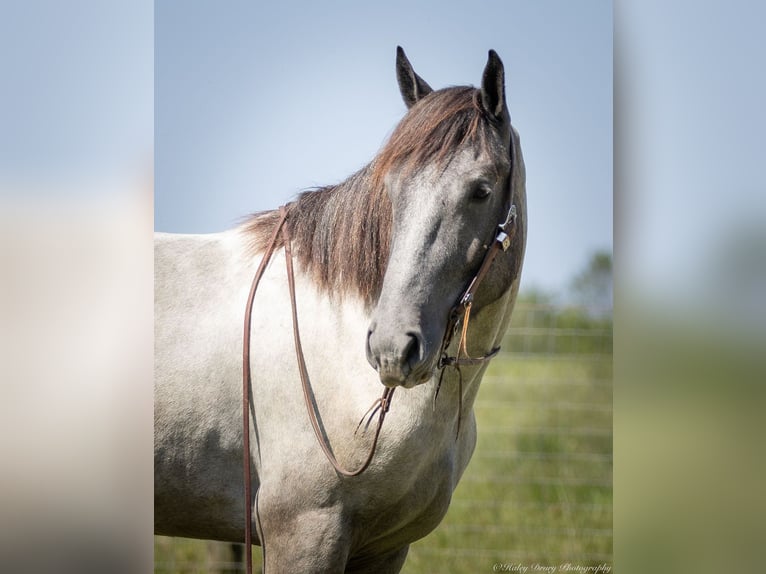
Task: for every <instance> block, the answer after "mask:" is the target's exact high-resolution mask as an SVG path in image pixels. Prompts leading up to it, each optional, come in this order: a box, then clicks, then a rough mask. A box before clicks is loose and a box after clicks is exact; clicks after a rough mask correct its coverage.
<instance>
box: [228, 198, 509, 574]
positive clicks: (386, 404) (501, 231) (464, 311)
mask: <svg viewBox="0 0 766 574" xmlns="http://www.w3.org/2000/svg"><path fill="white" fill-rule="evenodd" d="M288 215H289V212H288V209H287V206H284V205H283V206H281V207H280V208H279V221H278V223H277V225H276V226H275V227H274V230H273V232H272V235H271V237H270V239H269V242H268V244H267V247H266V251H265V253H264V255H263V257H262V259H261V262H260V264H259V265H258V269H257V270H256V272H255V276H254V277H253V282H252V284H251V286H250V293H249V294H248V297H247V305H246V307H245V322H244V338H243V349H242V428H243V470H244V485H245V561H246V562H245V563H246V565H247V572H248V574H250V573H251V572H252V548H251V543H252V511H253V508H252V505H251V503H250V501H251V500H252V480H251V473H250V400H251V389H252V385H251V372H250V329H251V320H252V312H253V301H254V299H255V293H256V291H257V289H258V285H259V283H260V281H261V278H262V277H263V274H264V272H265V271H266V267H267V266H268V264H269V261H270V260H271V257H272V256H273V254H274V251H275V250H276V246H277V243H278V238H279V234H280V232H281V234H282V242H283V244H284V248H285V261H286V265H287V283H288V288H289V292H290V305H291V309H292V322H293V338H294V340H295V355H296V359H297V363H298V372H299V373H300V378H301V386H302V389H303V398H304V402H305V403H306V411H307V412H308V417H309V421H310V422H311V427H312V429H313V430H314V435H315V436H316V439H317V442H319V446H320V447H321V449H322V451H323V452H324V454H325V456H326V458H327V460H328V461H329V462H330V464H331V465H332V466H333V468H334V469H335V471H336V472H337V473H338V474H340V475H342V476H346V477H354V476H359V475H360V474H362V473H363V472H364V471H365V470H366V469H367V468H368V467H369V466H370V463H371V462H372V459H373V457H374V455H375V449H376V448H377V444H378V437H379V436H380V431H381V429H382V428H383V421H384V420H385V418H386V413H387V412H388V410H389V408H390V407H391V400H392V398H393V396H394V390H395V388H389V387H386V388H385V390H384V391H383V394H382V395H381V397H380V398H378V399H376V400H375V402H374V403H373V405H372V406H371V407H370V409H368V411H367V412H366V413H365V414H364V415H363V416H362V418H361V420H360V421H359V424H358V425H357V431H358V430H359V428H360V427H361V425H362V423H363V422H364V419H365V418H367V423H366V425H365V428H367V427H368V426H369V424H370V423H371V422H372V419H373V417H374V416H375V414H376V413H377V414H378V422H377V425H376V427H375V434H374V436H373V440H372V444H371V446H370V450H369V452H368V453H367V456H366V458H365V459H364V461H363V462H362V463H361V464H360V465H359V466H358V467H357V468H355V469H352V470H349V469H346V468H344V467H343V466H342V465H341V464H340V463H339V462H338V460H337V458H335V455H334V454H333V452H332V450H331V448H330V445H329V444H328V441H327V438H326V437H325V436H324V434H323V433H322V430H321V428H320V425H319V421H318V413H317V409H316V405H315V404H314V403H313V402H312V400H311V390H310V385H309V377H308V371H307V369H306V362H305V359H304V356H303V347H302V345H301V339H300V332H299V329H298V311H297V307H296V299H295V274H294V271H293V256H292V249H291V239H290V233H289V230H288V226H287V225H285V223H286V221H287V218H288ZM515 223H516V206H515V205H514V204H513V203H511V206H510V208H509V210H508V215H507V217H506V219H505V222H504V223H501V224H500V225H498V227H497V231H496V234H495V238H494V240H493V242H492V245H491V246H489V247H487V246H486V245H485V248H486V249H487V253H486V254H485V256H484V260H483V261H482V263H481V267H479V270H478V271H477V272H476V275H475V276H474V277H473V279H472V280H471V282H470V283H469V285H468V287H467V288H466V289H465V291H464V292H463V294H462V295H461V296H460V299H459V300H458V302H457V304H456V305H455V306H454V307H453V308H452V309H451V310H450V316H449V320H448V323H447V329H446V331H445V335H444V339H443V341H442V345H441V354H440V358H439V364H438V368H439V369H440V370H441V375H440V377H439V384H438V386H437V388H436V394H435V395H434V400H436V396H437V395H438V393H439V389H440V388H441V384H442V379H443V377H444V369H445V367H454V368H456V369H457V370H458V374H459V383H460V392H459V405H458V424H457V433H458V434H459V433H460V412H461V411H462V394H463V393H462V380H463V379H462V373H460V367H461V366H467V365H478V364H481V363H484V362H487V361H489V360H490V359H492V358H493V357H494V356H495V355H497V353H498V352H499V351H500V347H495V348H494V349H492V350H491V351H489V352H488V353H487V354H485V355H482V356H480V357H471V356H469V355H468V350H467V348H466V336H467V333H468V322H469V320H470V316H471V306H472V304H473V299H474V295H475V293H476V291H477V290H478V288H479V286H480V285H481V283H482V281H483V280H484V278H485V277H486V275H487V273H488V272H489V269H490V267H491V266H492V262H493V261H494V260H495V258H496V257H497V255H498V254H499V253H500V252H501V251H502V252H506V251H507V250H508V248H509V247H510V245H511V242H512V240H513V237H514V235H515V231H516V225H515ZM461 324H462V329H461ZM459 329H460V331H461V334H460V342H459V345H458V350H457V354H456V355H455V356H454V357H450V356H449V355H448V353H447V349H448V347H449V346H450V344H451V343H452V340H453V338H454V336H455V335H456V334H457V332H458V330H459ZM354 434H356V432H355V433H354Z"/></svg>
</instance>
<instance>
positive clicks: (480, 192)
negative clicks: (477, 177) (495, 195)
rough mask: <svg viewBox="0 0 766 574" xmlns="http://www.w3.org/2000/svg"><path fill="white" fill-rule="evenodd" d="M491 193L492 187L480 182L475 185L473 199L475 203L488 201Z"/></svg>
mask: <svg viewBox="0 0 766 574" xmlns="http://www.w3.org/2000/svg"><path fill="white" fill-rule="evenodd" d="M491 193H492V187H491V186H490V185H489V184H488V183H487V182H486V181H480V182H477V183H475V184H474V185H473V188H472V191H471V199H473V200H475V201H483V200H485V199H487V198H488V197H489V196H490V194H491Z"/></svg>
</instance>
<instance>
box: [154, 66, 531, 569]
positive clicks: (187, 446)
mask: <svg viewBox="0 0 766 574" xmlns="http://www.w3.org/2000/svg"><path fill="white" fill-rule="evenodd" d="M405 64H406V65H405ZM408 65H409V62H406V60H405V61H404V63H402V61H401V57H400V66H399V69H398V72H399V75H400V86H401V85H402V83H403V81H405V80H406V78H407V77H410V78H412V77H413V76H414V78H416V81H415V84H414V87H415V89H414V91H412V92H411V93H410V94H409V96H410V97H409V98H408V95H407V94H405V91H404V88H403V95H404V96H405V102H407V103H408V106H412V105H415V103H417V101H419V99H421V98H423V97H425V95H427V93H428V91H429V90H430V88H429V87H428V86H427V84H425V82H423V81H422V79H421V78H419V76H417V75H415V74H414V72H412V75H410V76H408V75H407V73H406V72H408V71H410V70H408V69H407V66H408ZM485 75H486V72H485ZM402 78H405V80H402ZM503 105H504V98H503ZM507 129H508V131H507V133H506V134H505V136H507V137H508V138H509V141H510V143H509V144H505V147H503V146H502V145H501V144H500V143H497V142H502V138H503V137H504V135H503V130H502V129H501V130H498V132H497V135H496V136H493V137H494V138H495V139H494V140H492V141H490V142H489V144H488V146H485V148H484V149H482V150H481V151H476V150H473V149H471V150H470V153H469V151H467V149H464V148H465V146H463V148H461V150H462V151H461V150H458V151H457V152H456V153H455V154H454V156H453V157H452V159H451V161H450V162H448V163H447V164H445V165H444V166H442V167H440V168H439V169H425V170H421V171H420V172H418V173H419V175H418V176H417V178H416V179H417V183H413V179H412V178H411V177H408V175H407V169H405V168H404V167H402V166H401V165H398V167H397V168H395V169H391V170H390V171H387V172H386V174H385V175H386V180H387V181H386V184H385V188H386V189H387V190H388V193H387V194H386V197H385V198H384V199H382V200H381V198H378V201H379V202H380V203H379V204H376V205H377V208H376V209H380V210H381V213H380V214H379V215H380V216H381V218H383V219H385V218H386V217H388V218H389V219H390V223H391V229H390V233H389V234H388V235H389V236H388V237H387V236H386V235H387V233H386V232H385V230H384V229H383V228H372V229H371V228H369V227H364V231H365V233H372V234H373V235H376V236H377V235H380V236H381V240H380V243H381V245H382V246H383V247H382V249H381V253H379V254H377V258H373V259H372V260H371V263H370V266H371V268H374V267H375V266H376V265H379V266H380V267H381V270H380V277H379V278H378V281H377V283H374V284H373V285H372V287H370V288H359V285H357V288H356V289H355V288H354V285H353V284H354V281H353V280H352V278H350V276H349V275H350V271H349V270H347V269H346V268H345V267H344V265H346V264H348V263H349V262H348V261H346V262H342V261H341V260H340V259H337V260H335V265H336V266H337V267H338V269H339V271H337V272H336V275H337V276H336V279H338V281H341V282H343V281H346V282H349V284H350V287H349V288H348V289H346V290H345V291H344V290H340V291H339V290H338V289H330V288H328V284H327V279H326V278H325V280H324V283H323V280H322V279H321V278H320V279H318V278H317V269H320V270H323V269H324V270H326V267H318V266H320V265H324V266H327V265H331V266H332V265H333V260H332V258H329V257H330V256H329V255H328V256H327V257H328V258H329V259H327V260H326V261H322V260H323V259H325V257H324V256H323V255H321V254H320V255H318V254H317V253H315V252H314V251H315V248H316V245H317V243H318V242H319V239H320V238H318V237H317V234H319V233H327V230H326V228H325V227H326V226H327V225H340V224H341V220H340V219H339V218H340V217H342V216H343V214H344V210H343V209H339V208H337V206H335V207H333V205H334V203H337V202H342V201H345V200H344V199H343V198H345V197H363V194H365V193H369V188H370V187H371V186H373V185H374V181H375V173H374V170H375V168H376V165H375V163H376V162H373V163H372V164H371V165H370V166H368V167H367V168H366V169H364V170H362V171H361V172H360V173H359V174H355V175H354V176H352V177H351V178H349V180H348V181H347V182H346V183H345V184H341V186H339V187H337V188H334V189H327V190H324V191H320V192H313V194H312V193H309V194H304V196H302V198H301V199H299V200H298V201H297V202H296V203H295V205H294V206H293V207H294V209H293V213H294V214H295V217H294V218H291V219H290V220H288V221H289V222H290V223H291V224H292V225H294V226H296V227H295V229H294V231H295V232H296V233H297V234H298V236H299V239H297V240H296V241H295V242H294V243H296V244H297V245H295V247H296V248H297V250H296V259H297V261H298V264H297V268H296V271H297V273H296V302H297V310H298V317H299V321H300V329H301V332H300V336H301V340H302V343H303V352H304V355H305V360H306V365H307V370H308V374H309V380H310V384H311V393H312V397H311V398H312V401H313V405H314V407H315V410H316V412H317V413H318V418H319V423H320V426H321V429H322V432H323V435H324V438H325V440H326V442H327V443H328V444H329V445H330V448H331V449H332V451H333V452H334V454H335V456H336V457H337V459H338V460H339V461H340V462H341V464H343V465H344V466H345V467H346V468H354V467H356V466H358V465H359V463H360V462H361V461H362V460H363V459H364V458H365V457H366V454H367V452H368V451H369V446H370V444H371V441H372V435H373V434H374V432H373V431H374V423H373V424H372V425H370V426H369V427H367V426H366V425H365V424H364V422H363V423H362V425H361V426H360V427H359V430H358V432H356V433H355V432H354V430H355V429H356V428H357V424H358V423H359V420H360V417H362V415H363V414H364V413H365V412H367V411H368V409H369V407H370V405H371V404H372V403H373V401H374V400H375V399H376V398H377V397H379V396H380V391H381V383H383V384H385V385H387V386H402V387H404V388H403V389H402V390H400V391H399V392H398V393H397V394H396V395H395V397H394V400H393V402H392V405H391V408H390V411H389V412H388V414H387V417H386V420H385V424H384V426H383V429H382V432H381V435H380V440H379V444H378V448H377V450H376V452H375V456H374V458H373V460H372V463H371V465H370V466H369V468H368V469H367V470H366V471H365V472H364V473H363V474H361V475H360V476H356V477H343V476H340V475H339V474H338V473H336V472H335V471H334V469H333V468H332V466H331V465H330V464H329V462H328V461H327V459H326V458H325V455H324V453H323V452H322V450H321V449H320V448H319V446H318V444H317V440H316V437H315V436H314V433H313V431H312V428H311V426H310V423H309V419H308V416H307V413H306V406H305V404H304V398H303V393H302V389H301V384H300V377H299V372H298V366H297V362H296V356H295V347H294V342H293V329H292V324H291V319H290V317H291V307H290V305H291V303H290V297H289V293H288V289H287V278H286V273H285V254H284V250H282V249H280V250H279V251H278V252H277V253H275V255H274V258H273V259H272V261H271V263H270V264H269V266H268V268H267V271H266V274H265V275H264V278H263V280H262V281H261V284H260V286H259V288H258V291H257V294H256V297H255V301H254V307H253V313H252V325H251V351H250V353H251V372H252V390H251V392H252V397H253V400H252V406H251V425H250V428H251V435H250V445H251V453H252V457H251V460H252V468H253V473H254V474H253V476H254V478H253V486H254V492H256V494H255V500H253V501H252V503H253V505H254V508H255V516H254V530H253V532H254V534H253V540H252V542H253V543H254V544H260V545H262V546H263V547H264V564H265V568H266V571H272V570H274V571H276V572H281V571H288V570H289V571H299V572H344V571H348V572H352V571H369V572H389V571H390V572H398V571H399V569H400V568H401V566H402V565H403V563H404V559H405V557H406V554H407V550H408V548H409V544H410V543H411V542H413V541H415V540H417V539H419V538H422V537H423V536H425V535H426V534H428V533H429V532H430V531H432V530H433V529H434V528H435V527H436V526H437V525H438V523H439V522H440V521H441V519H442V518H443V516H444V514H445V513H446V511H447V508H448V506H449V502H450V499H451V495H452V492H453V491H454V489H455V487H456V485H457V483H458V481H459V479H460V477H461V475H462V474H463V471H464V470H465V468H466V466H467V464H468V462H469V460H470V457H471V454H472V452H473V449H474V446H475V443H476V423H475V418H474V415H473V403H474V400H475V397H476V393H477V392H478V388H479V383H480V380H481V377H482V375H483V373H484V370H485V369H486V365H487V364H486V363H481V364H477V365H471V366H464V367H462V368H461V373H460V374H458V373H457V371H455V370H453V369H447V370H446V371H445V372H444V377H443V382H442V384H441V386H440V389H439V394H438V397H435V390H436V384H437V381H438V379H439V376H440V372H439V371H438V370H437V369H436V363H435V359H434V357H435V356H436V358H437V359H438V356H437V355H438V351H439V349H438V346H439V343H440V342H441V339H442V335H443V332H444V329H445V328H446V327H445V325H446V317H444V315H446V314H447V313H446V312H447V311H448V310H449V308H450V307H451V306H452V305H453V304H454V302H455V298H456V297H457V296H458V295H459V292H460V290H461V289H462V288H463V287H464V286H465V282H466V280H467V279H469V278H470V274H471V273H473V272H475V271H476V267H477V261H480V260H481V251H482V249H481V248H482V237H484V238H486V235H487V233H488V231H487V230H492V229H494V227H495V225H496V224H497V222H498V220H499V219H500V213H499V211H498V209H499V210H500V211H502V209H503V207H502V206H504V205H505V204H506V203H508V201H509V198H508V197H505V198H491V202H493V203H487V205H484V204H483V203H481V202H483V201H484V199H480V200H477V201H474V200H473V199H471V202H472V203H471V206H472V207H470V208H469V209H466V208H465V207H464V206H463V207H461V205H462V204H461V203H460V202H463V199H460V198H461V197H462V196H463V195H464V194H465V193H464V191H462V187H465V185H464V183H465V180H466V178H468V180H470V181H471V182H475V181H482V182H483V181H485V180H491V179H492V178H493V177H494V178H496V179H497V182H495V183H493V185H495V186H496V187H498V188H499V187H501V186H502V185H507V186H508V187H510V188H511V189H512V190H513V191H512V194H513V195H512V197H511V198H510V200H512V201H513V202H515V204H516V205H517V207H518V208H520V211H521V212H522V214H525V199H524V182H523V180H524V173H523V160H521V155H520V148H519V144H518V135H517V134H516V133H515V131H513V130H512V128H510V122H508V126H507ZM495 140H496V141H495ZM508 145H510V146H511V148H512V149H513V153H512V154H511V155H513V156H514V157H515V160H514V165H513V166H511V165H510V164H509V162H508V161H507V160H501V159H497V157H496V156H497V153H496V152H497V150H496V149H495V147H497V146H500V147H501V148H503V150H504V154H505V156H504V157H507V155H508ZM380 161H381V159H380V158H378V162H380ZM379 165H380V164H379V163H378V164H377V166H378V167H379ZM498 166H499V167H498ZM503 170H505V171H503ZM493 174H494V175H493ZM492 181H494V180H492ZM397 182H400V183H397ZM503 182H507V184H506V183H503ZM343 185H345V188H344V187H343ZM471 185H474V184H473V183H471ZM412 186H416V187H417V191H418V192H419V193H406V192H407V191H408V188H409V187H412ZM461 186H462V187H461ZM451 187H454V188H455V189H454V190H452V191H449V193H448V192H447V191H445V192H443V193H441V196H440V195H439V194H438V193H430V192H429V190H430V191H431V192H433V191H434V190H441V189H447V188H451ZM394 188H396V189H397V190H399V191H398V192H396V193H394V192H393V191H392V190H393V189H394ZM458 188H460V189H458ZM381 189H383V188H382V187H381ZM471 193H474V192H473V191H471ZM354 194H356V195H354ZM496 195H499V194H496ZM405 196H406V197H407V200H406V201H404V200H403V198H404V197H405ZM418 197H419V199H418ZM339 198H340V199H339ZM474 204H475V205H474ZM385 205H388V206H389V208H388V209H389V212H386V211H385V209H383V208H382V207H381V206H385ZM301 209H303V210H304V211H303V212H301ZM440 210H441V211H440ZM482 210H490V211H493V213H492V214H491V216H489V215H487V214H486V213H487V212H486V211H482ZM349 211H350V210H349V209H346V210H345V217H350V216H351V215H352V214H351V213H349ZM368 211H374V210H372V208H370V209H368ZM451 212H455V214H462V215H458V216H452V217H451V223H452V224H453V225H454V227H455V228H457V229H459V230H463V234H464V237H463V238H460V237H457V238H456V237H455V234H454V233H452V232H451V229H450V227H449V226H448V225H446V224H445V217H446V216H447V215H446V214H450V213H451ZM301 213H303V215H301ZM330 213H335V215H334V217H335V219H333V218H331V217H330V215H329V214H330ZM301 217H303V218H304V221H305V222H307V223H306V228H305V229H304V232H305V233H304V235H307V236H308V238H309V240H307V241H303V242H301V240H300V230H301V228H300V225H301V221H302V220H301ZM486 217H491V219H492V221H489V222H482V223H481V224H480V225H478V224H477V222H480V221H483V220H482V218H486ZM273 221H274V217H273V214H271V213H266V214H261V215H260V216H256V218H255V219H254V220H253V222H252V223H251V224H248V225H245V226H242V227H240V228H237V229H234V230H230V231H226V232H223V233H219V234H210V235H168V234H158V235H157V239H156V243H155V269H156V271H155V325H156V326H155V389H156V390H155V531H156V533H158V534H165V535H171V536H187V537H195V538H205V539H217V540H223V541H232V542H238V541H241V540H243V538H244V521H245V513H244V508H243V496H244V489H243V485H242V444H243V440H242V436H241V434H242V428H241V410H242V396H241V392H242V386H241V385H242V382H241V381H242V345H243V333H242V326H243V318H244V317H243V315H244V309H245V303H246V299H247V294H248V290H249V287H250V282H251V280H252V277H253V274H254V273H255V269H256V267H257V265H258V263H259V261H260V258H261V256H262V254H263V247H264V242H263V240H262V238H261V239H259V238H258V237H256V240H254V239H253V237H254V233H255V235H256V236H257V235H258V233H260V235H263V232H265V230H267V229H268V228H269V227H270V225H272V224H273ZM320 222H323V223H324V225H325V227H322V228H320V227H319V223H320ZM477 225H478V227H480V229H471V228H472V227H474V226H477ZM525 225H526V220H525V216H524V217H522V219H521V229H522V232H521V233H520V234H519V235H520V241H519V244H518V245H517V246H516V247H515V249H514V250H512V253H511V254H510V255H509V256H508V257H506V258H505V259H504V260H502V261H499V262H497V263H496V264H493V270H492V273H491V276H490V277H491V278H490V280H488V281H487V286H486V287H483V288H482V289H481V290H480V291H479V293H478V294H477V305H476V310H475V311H474V313H473V315H472V317H471V321H470V324H469V327H468V338H467V341H468V348H467V350H468V352H469V354H472V355H480V354H482V353H484V352H486V351H487V350H489V349H492V348H494V347H496V346H498V345H499V344H500V340H501V339H502V336H503V334H504V332H505V329H506V327H507V324H508V322H509V320H510V314H511V310H512V308H513V302H514V300H515V297H516V293H517V291H518V286H519V279H520V270H521V257H522V256H523V247H524V245H523V244H524V237H525V233H524V231H525ZM259 229H260V231H258V230H259ZM306 230H308V231H306ZM424 237H425V238H427V241H426V242H424V239H423V238H424ZM342 239H343V238H342V237H335V238H330V239H328V245H336V247H337V243H338V242H339V241H341V240H342ZM337 251H338V253H336V257H340V256H341V255H343V253H342V251H343V249H341V248H338V249H337ZM346 255H347V256H348V257H352V258H353V254H352V253H351V254H346ZM381 262H382V263H381ZM418 262H422V263H420V264H419V263H418ZM351 264H353V261H352V262H351ZM458 265H459V267H458ZM450 269H454V271H453V272H451V271H450ZM357 283H359V281H357ZM336 286H337V285H336ZM368 287H369V286H368ZM397 294H398V295H397ZM453 347H454V345H453ZM370 365H372V366H373V367H375V369H373V368H371V367H370ZM376 371H377V372H376ZM459 376H461V377H462V384H458V377H459ZM458 393H462V400H461V397H459V396H458ZM458 405H461V408H462V411H461V412H460V413H458ZM458 420H460V423H459V424H460V430H459V433H458Z"/></svg>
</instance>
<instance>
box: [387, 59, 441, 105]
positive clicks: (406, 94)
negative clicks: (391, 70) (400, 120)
mask: <svg viewBox="0 0 766 574" xmlns="http://www.w3.org/2000/svg"><path fill="white" fill-rule="evenodd" d="M396 80H397V81H398V82H399V91H400V92H401V93H402V98H403V99H404V103H405V104H406V105H407V109H409V108H411V107H412V106H414V105H415V103H416V102H417V101H418V100H420V99H422V98H424V97H425V96H427V95H428V94H430V93H431V92H433V89H432V88H431V86H429V85H428V83H426V81H425V80H424V79H423V78H421V77H420V76H418V75H417V74H416V73H415V70H413V69H412V64H410V61H409V60H408V59H407V56H406V55H405V54H404V50H402V47H401V46H397V47H396Z"/></svg>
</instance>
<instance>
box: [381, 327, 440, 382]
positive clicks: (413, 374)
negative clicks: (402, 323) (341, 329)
mask: <svg viewBox="0 0 766 574" xmlns="http://www.w3.org/2000/svg"><path fill="white" fill-rule="evenodd" d="M430 347H431V345H429V344H428V343H427V340H426V337H425V336H424V335H423V333H422V331H421V330H420V329H418V328H410V329H401V328H399V329H397V328H395V327H393V326H392V327H390V328H386V327H385V326H384V325H382V324H377V323H376V322H375V321H373V323H372V324H371V325H370V329H369V331H368V332H367V360H368V361H369V363H370V365H372V367H373V368H374V369H375V370H376V371H377V372H378V376H379V377H380V382H381V383H383V385H385V386H386V387H392V388H393V387H398V386H401V387H405V388H412V387H414V386H416V385H419V384H421V383H425V382H427V381H428V380H429V379H430V378H431V375H432V374H433V372H434V368H435V366H436V358H435V357H434V353H433V351H432V349H431V348H430Z"/></svg>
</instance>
